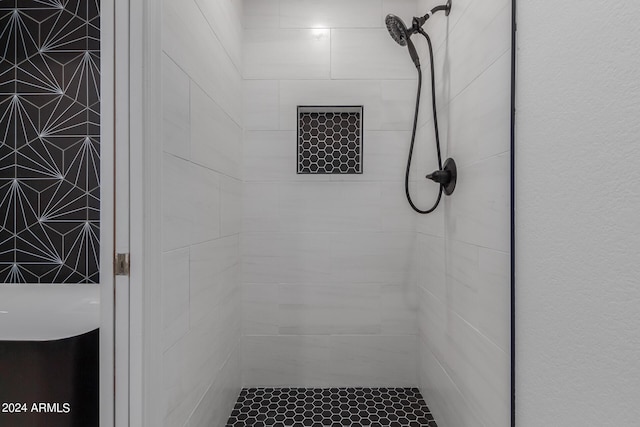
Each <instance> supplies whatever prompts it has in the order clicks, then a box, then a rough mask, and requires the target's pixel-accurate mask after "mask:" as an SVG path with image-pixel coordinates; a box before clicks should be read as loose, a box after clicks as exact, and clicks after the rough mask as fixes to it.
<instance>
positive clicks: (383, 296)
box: [380, 280, 418, 335]
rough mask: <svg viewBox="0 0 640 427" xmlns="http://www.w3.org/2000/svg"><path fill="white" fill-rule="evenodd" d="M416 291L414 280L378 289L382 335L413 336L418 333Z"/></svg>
mask: <svg viewBox="0 0 640 427" xmlns="http://www.w3.org/2000/svg"><path fill="white" fill-rule="evenodd" d="M417 296H418V294H417V290H416V283H415V281H414V280H408V281H407V282H406V283H402V284H400V285H396V284H385V285H381V287H380V314H381V317H382V319H381V320H382V330H381V332H382V334H383V335H415V334H416V333H417V332H418V325H417V323H416V317H417V315H418V303H417Z"/></svg>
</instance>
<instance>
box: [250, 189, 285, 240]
mask: <svg viewBox="0 0 640 427" xmlns="http://www.w3.org/2000/svg"><path fill="white" fill-rule="evenodd" d="M243 189H244V192H243V205H242V206H243V209H242V231H243V232H245V233H252V232H260V231H279V230H280V223H281V221H280V184H279V183H277V182H245V183H244V186H243Z"/></svg>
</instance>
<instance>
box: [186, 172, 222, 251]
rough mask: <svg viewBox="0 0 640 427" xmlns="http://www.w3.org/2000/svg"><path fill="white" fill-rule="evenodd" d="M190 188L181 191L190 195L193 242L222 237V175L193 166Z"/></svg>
mask: <svg viewBox="0 0 640 427" xmlns="http://www.w3.org/2000/svg"><path fill="white" fill-rule="evenodd" d="M189 169H190V170H189V173H190V174H191V176H190V177H189V187H185V188H182V189H181V190H180V191H183V192H186V193H187V194H189V195H190V203H189V206H190V207H191V209H192V211H191V216H192V218H193V222H192V228H191V240H190V242H189V243H191V244H196V243H201V242H205V241H207V240H211V239H215V238H217V237H220V216H221V215H220V214H221V212H220V210H221V204H220V175H219V174H218V173H216V172H214V171H212V170H211V169H207V168H205V167H202V166H199V165H195V164H191V165H190V168H189Z"/></svg>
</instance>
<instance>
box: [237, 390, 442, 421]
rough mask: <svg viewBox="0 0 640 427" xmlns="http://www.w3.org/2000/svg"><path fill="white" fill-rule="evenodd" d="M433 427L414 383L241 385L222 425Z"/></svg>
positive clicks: (431, 419) (429, 415)
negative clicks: (385, 385) (378, 385)
mask: <svg viewBox="0 0 640 427" xmlns="http://www.w3.org/2000/svg"><path fill="white" fill-rule="evenodd" d="M264 426H274V427H284V426H294V427H304V426H311V427H322V426H335V427H340V426H352V427H364V426H367V427H437V424H436V422H435V420H434V419H433V416H432V415H431V412H430V411H429V408H428V407H427V405H426V403H425V401H424V399H423V398H422V395H421V394H420V391H419V390H418V389H417V388H245V389H242V391H241V392H240V396H239V397H238V401H237V402H236V405H235V407H234V408H233V411H232V412H231V416H230V417H229V420H228V421H227V427H264Z"/></svg>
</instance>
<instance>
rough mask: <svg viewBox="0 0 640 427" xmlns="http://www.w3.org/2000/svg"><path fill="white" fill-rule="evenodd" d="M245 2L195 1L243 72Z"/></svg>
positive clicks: (231, 0) (237, 67)
mask: <svg viewBox="0 0 640 427" xmlns="http://www.w3.org/2000/svg"><path fill="white" fill-rule="evenodd" d="M242 1H243V0H195V2H196V4H197V5H198V7H199V8H200V11H201V12H202V14H203V15H204V17H205V19H206V20H207V22H208V23H209V26H210V27H211V29H212V30H213V33H214V34H215V36H216V38H217V39H218V40H219V41H220V43H221V44H222V46H223V48H224V50H225V51H226V52H227V55H228V56H229V58H231V61H232V62H233V64H234V65H235V67H236V69H237V70H238V71H240V70H242V26H241V25H238V22H240V21H241V19H242V16H243V11H242V9H243V7H242V6H243V5H242Z"/></svg>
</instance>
